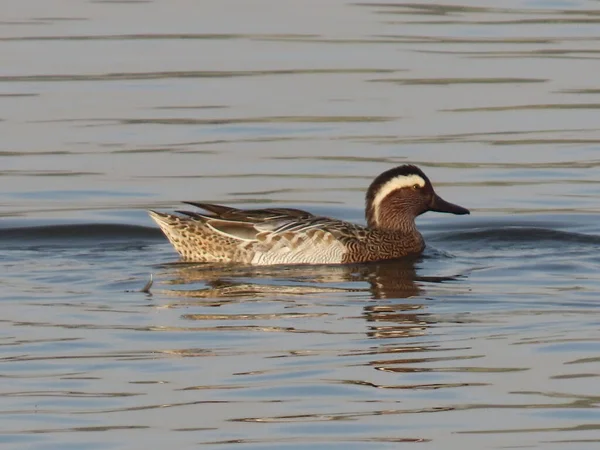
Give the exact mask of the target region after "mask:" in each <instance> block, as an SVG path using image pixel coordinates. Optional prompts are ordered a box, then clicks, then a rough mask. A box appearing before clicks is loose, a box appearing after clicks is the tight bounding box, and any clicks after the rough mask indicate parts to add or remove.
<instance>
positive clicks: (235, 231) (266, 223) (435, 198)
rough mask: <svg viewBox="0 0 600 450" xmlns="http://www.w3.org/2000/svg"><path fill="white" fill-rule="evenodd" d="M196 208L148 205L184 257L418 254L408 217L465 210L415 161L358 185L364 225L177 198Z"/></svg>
mask: <svg viewBox="0 0 600 450" xmlns="http://www.w3.org/2000/svg"><path fill="white" fill-rule="evenodd" d="M183 203H184V204H187V205H191V206H194V207H196V208H199V209H201V210H203V211H204V212H203V213H201V212H196V211H175V214H170V213H162V212H157V211H154V210H150V211H148V213H149V215H150V217H151V218H152V219H153V220H154V221H155V222H156V223H157V225H158V226H159V227H160V229H161V230H162V232H163V233H164V234H165V236H166V237H167V239H168V240H169V241H170V242H171V244H172V245H173V247H174V248H175V250H176V251H177V252H178V253H179V255H180V256H181V259H182V260H183V261H185V262H195V263H235V264H244V265H253V266H266V265H277V264H285V265H288V264H292V265H295V264H312V265H317V264H353V263H365V262H371V261H383V260H390V259H399V258H404V257H407V256H411V255H418V254H420V253H421V252H423V250H424V248H425V240H424V239H423V236H422V235H421V233H420V232H419V230H418V229H417V226H416V223H415V219H416V218H417V217H418V216H420V215H421V214H423V213H426V212H427V211H435V212H441V213H450V214H456V215H463V214H470V211H469V210H468V209H466V208H463V207H462V206H459V205H456V204H453V203H450V202H447V201H446V200H444V199H442V198H441V197H440V196H439V195H438V194H436V192H435V190H434V189H433V185H432V184H431V181H430V180H429V178H428V177H427V175H425V173H424V172H423V171H422V170H421V169H419V168H418V167H417V166H415V165H410V164H405V165H401V166H398V167H394V168H392V169H389V170H387V171H385V172H383V173H382V174H380V175H379V176H377V177H376V178H375V179H374V180H373V182H372V183H371V185H370V186H369V188H368V189H367V193H366V207H365V217H366V226H363V225H358V224H354V223H351V222H346V221H343V220H339V219H334V218H330V217H326V216H321V215H315V214H312V213H310V212H307V211H303V210H300V209H293V208H267V209H237V208H232V207H229V206H223V205H216V204H212V203H199V202H183Z"/></svg>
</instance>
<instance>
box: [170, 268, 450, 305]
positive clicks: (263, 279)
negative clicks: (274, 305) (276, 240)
mask: <svg viewBox="0 0 600 450" xmlns="http://www.w3.org/2000/svg"><path fill="white" fill-rule="evenodd" d="M417 261H418V260H417V259H412V260H410V259H407V260H402V261H386V262H378V263H373V264H362V265H332V266H277V267H234V266H227V265H212V264H211V265H207V264H204V265H202V264H192V265H190V264H179V263H177V264H172V265H166V266H164V267H165V268H166V270H167V272H168V274H169V275H170V276H173V278H171V279H170V280H169V281H167V283H168V284H170V285H174V286H189V285H196V284H198V283H201V284H203V285H204V287H202V288H199V289H197V288H194V289H180V288H178V289H169V290H167V291H166V292H165V293H166V294H167V295H171V296H177V297H188V298H202V299H211V298H213V299H214V298H218V299H220V300H224V301H228V299H235V298H242V297H243V298H246V299H248V298H261V297H269V296H272V295H312V294H318V293H332V292H333V293H335V292H339V293H344V292H346V293H351V292H365V293H369V294H370V296H371V298H373V299H393V298H410V297H414V296H417V295H420V294H421V293H422V292H423V289H422V287H421V283H444V282H449V281H457V280H458V279H459V277H458V276H449V277H448V276H444V277H437V276H419V275H417V271H416V268H415V263H416V262H417ZM246 280H252V281H253V282H247V281H246ZM257 280H258V281H260V282H259V283H257V282H256V281H257ZM364 285H366V287H363V286H364ZM371 313H372V314H375V313H377V311H376V310H375V309H374V310H372V311H371Z"/></svg>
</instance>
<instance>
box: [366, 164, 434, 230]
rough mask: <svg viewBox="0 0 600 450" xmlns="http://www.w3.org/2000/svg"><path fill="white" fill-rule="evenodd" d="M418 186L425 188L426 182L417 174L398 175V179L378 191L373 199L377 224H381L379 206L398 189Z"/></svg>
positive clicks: (390, 181) (387, 183)
mask: <svg viewBox="0 0 600 450" xmlns="http://www.w3.org/2000/svg"><path fill="white" fill-rule="evenodd" d="M415 184H416V185H418V186H419V187H425V180H424V179H423V178H422V177H421V176H420V175H416V174H412V175H398V176H397V177H394V178H392V179H391V180H389V181H387V182H386V183H385V184H384V185H383V186H381V188H379V190H378V191H377V195H376V196H375V198H374V199H373V209H374V212H375V214H374V218H375V222H376V223H378V222H379V205H380V204H381V202H382V201H383V199H384V198H386V197H387V196H388V195H390V194H391V193H392V192H394V191H395V190H397V189H402V188H407V187H412V186H414V185H415Z"/></svg>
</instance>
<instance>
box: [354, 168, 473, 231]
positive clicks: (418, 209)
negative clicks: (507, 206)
mask: <svg viewBox="0 0 600 450" xmlns="http://www.w3.org/2000/svg"><path fill="white" fill-rule="evenodd" d="M427 211H437V212H445V213H451V214H469V210H468V209H466V208H463V207H462V206H458V205H454V204H452V203H449V202H447V201H445V200H444V199H442V198H441V197H440V196H439V195H437V194H436V193H435V191H434V190H433V186H432V185H431V182H430V181H429V178H427V176H426V175H425V174H424V173H423V171H422V170H421V169H419V168H418V167H417V166H412V165H404V166H398V167H395V168H393V169H390V170H388V171H386V172H383V173H382V174H381V175H379V176H378V177H377V178H375V180H374V181H373V183H371V186H369V190H368V191H367V208H366V215H367V224H368V225H369V227H370V228H385V229H390V230H402V229H407V228H410V227H412V226H414V221H415V218H416V217H417V216H419V215H421V214H423V213H425V212H427Z"/></svg>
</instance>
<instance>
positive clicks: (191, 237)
mask: <svg viewBox="0 0 600 450" xmlns="http://www.w3.org/2000/svg"><path fill="white" fill-rule="evenodd" d="M149 214H150V217H152V219H154V221H155V222H156V223H157V224H158V226H159V227H160V229H161V230H162V231H163V233H164V234H165V236H166V237H167V239H168V240H169V242H171V244H173V247H175V250H176V251H177V252H178V253H179V254H180V255H181V257H182V258H183V259H184V260H186V261H195V262H231V261H234V260H235V261H238V262H241V263H247V264H249V263H250V262H251V259H252V258H251V257H250V255H247V254H246V252H245V251H244V249H243V248H241V247H240V246H239V242H238V241H236V240H235V239H231V238H227V237H225V236H223V235H220V234H217V233H214V232H212V231H211V230H210V229H208V227H207V226H206V225H203V224H202V223H201V222H198V221H192V220H190V219H186V218H183V217H179V216H176V215H173V214H162V213H158V212H156V211H149Z"/></svg>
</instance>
